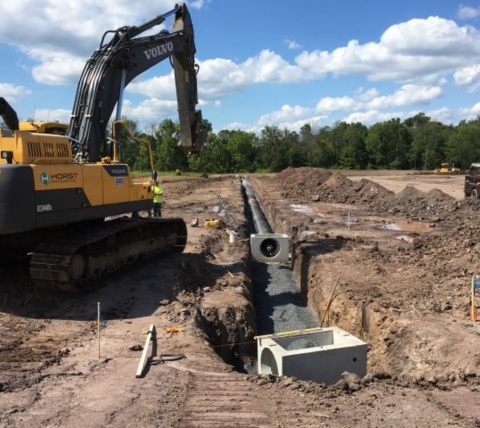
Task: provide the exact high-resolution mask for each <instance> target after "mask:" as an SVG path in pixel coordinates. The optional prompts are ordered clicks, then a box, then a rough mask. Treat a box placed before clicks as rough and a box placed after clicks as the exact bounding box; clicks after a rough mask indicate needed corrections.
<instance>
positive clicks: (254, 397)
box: [178, 371, 271, 428]
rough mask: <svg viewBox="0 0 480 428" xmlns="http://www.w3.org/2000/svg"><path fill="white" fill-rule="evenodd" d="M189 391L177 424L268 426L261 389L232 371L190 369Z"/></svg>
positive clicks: (194, 427) (266, 405) (190, 426)
mask: <svg viewBox="0 0 480 428" xmlns="http://www.w3.org/2000/svg"><path fill="white" fill-rule="evenodd" d="M190 373H191V381H190V384H189V385H188V388H189V392H188V394H187V397H186V402H185V404H184V409H183V414H182V417H181V420H180V423H179V424H178V426H182V427H189V428H201V427H234V426H235V427H258V428H268V427H270V426H271V425H270V418H269V414H268V404H267V403H265V399H264V398H263V397H262V391H260V390H255V389H256V388H254V386H253V385H252V384H250V383H249V382H246V381H245V380H244V379H243V377H242V375H240V374H236V373H213V372H197V371H191V372H190Z"/></svg>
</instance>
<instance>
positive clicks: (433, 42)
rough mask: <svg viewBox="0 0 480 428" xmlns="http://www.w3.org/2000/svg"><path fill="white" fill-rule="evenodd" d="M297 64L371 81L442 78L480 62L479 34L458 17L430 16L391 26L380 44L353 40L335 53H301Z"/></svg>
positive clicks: (316, 73)
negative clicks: (357, 76)
mask: <svg viewBox="0 0 480 428" xmlns="http://www.w3.org/2000/svg"><path fill="white" fill-rule="evenodd" d="M295 61H296V64H297V65H298V66H299V67H301V68H302V69H304V70H309V71H310V73H313V74H315V75H316V76H318V77H321V76H323V75H324V74H325V73H332V74H334V75H364V76H366V77H367V78H369V79H370V80H394V81H408V80H411V79H417V80H419V79H429V81H432V79H438V77H439V76H440V75H443V74H446V73H450V72H453V71H454V70H455V69H456V68H459V67H463V66H466V65H468V64H471V63H472V61H473V62H475V61H476V62H480V33H479V32H478V31H477V30H476V29H474V28H472V27H459V26H458V25H457V24H456V23H455V22H454V21H451V20H447V19H443V18H439V17H429V18H427V19H412V20H410V21H407V22H403V23H401V24H397V25H392V26H391V27H389V28H388V29H387V30H386V31H385V32H384V33H383V35H382V37H381V38H380V41H379V42H378V43H374V42H369V43H365V44H363V45H362V44H360V43H359V42H358V41H357V40H351V41H350V42H348V44H347V45H346V46H345V47H339V48H337V49H335V50H333V51H332V52H327V51H318V50H317V51H312V52H302V53H301V54H300V55H298V56H297V58H296V60H295Z"/></svg>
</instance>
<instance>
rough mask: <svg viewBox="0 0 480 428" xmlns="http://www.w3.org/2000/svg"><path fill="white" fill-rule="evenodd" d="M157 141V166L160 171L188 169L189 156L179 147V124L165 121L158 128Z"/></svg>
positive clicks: (156, 132) (168, 120)
mask: <svg viewBox="0 0 480 428" xmlns="http://www.w3.org/2000/svg"><path fill="white" fill-rule="evenodd" d="M155 139H156V141H157V147H156V153H155V155H156V156H155V158H156V162H155V165H156V167H157V168H158V170H159V171H174V170H176V169H181V170H185V169H186V168H187V166H188V161H187V155H186V154H185V153H184V152H183V150H182V149H181V148H180V147H178V125H177V123H175V122H173V121H172V120H171V119H165V120H164V121H163V122H162V123H160V124H159V125H158V126H157V128H156V130H155Z"/></svg>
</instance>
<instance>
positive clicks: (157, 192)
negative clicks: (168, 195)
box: [152, 186, 163, 204]
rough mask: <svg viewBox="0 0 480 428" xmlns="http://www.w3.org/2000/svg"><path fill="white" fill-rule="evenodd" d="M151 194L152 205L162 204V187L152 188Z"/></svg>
mask: <svg viewBox="0 0 480 428" xmlns="http://www.w3.org/2000/svg"><path fill="white" fill-rule="evenodd" d="M152 193H153V203H154V204H160V203H162V195H163V187H161V186H152Z"/></svg>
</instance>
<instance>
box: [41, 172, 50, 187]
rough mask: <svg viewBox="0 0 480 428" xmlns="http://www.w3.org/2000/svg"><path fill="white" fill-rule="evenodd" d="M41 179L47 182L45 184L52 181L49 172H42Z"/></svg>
mask: <svg viewBox="0 0 480 428" xmlns="http://www.w3.org/2000/svg"><path fill="white" fill-rule="evenodd" d="M40 181H41V183H42V184H45V186H46V185H48V184H49V183H50V174H48V173H47V172H42V173H41V174H40Z"/></svg>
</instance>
